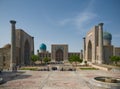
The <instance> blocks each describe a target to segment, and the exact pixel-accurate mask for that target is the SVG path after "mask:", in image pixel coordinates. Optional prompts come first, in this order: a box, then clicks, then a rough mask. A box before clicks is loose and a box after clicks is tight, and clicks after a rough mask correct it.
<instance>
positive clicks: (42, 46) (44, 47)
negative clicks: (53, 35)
mask: <svg viewBox="0 0 120 89" xmlns="http://www.w3.org/2000/svg"><path fill="white" fill-rule="evenodd" d="M46 49H47V47H46V45H45V44H44V43H42V44H41V45H40V50H41V51H46Z"/></svg>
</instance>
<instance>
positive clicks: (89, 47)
mask: <svg viewBox="0 0 120 89" xmlns="http://www.w3.org/2000/svg"><path fill="white" fill-rule="evenodd" d="M88 61H89V62H91V61H92V43H91V41H89V42H88Z"/></svg>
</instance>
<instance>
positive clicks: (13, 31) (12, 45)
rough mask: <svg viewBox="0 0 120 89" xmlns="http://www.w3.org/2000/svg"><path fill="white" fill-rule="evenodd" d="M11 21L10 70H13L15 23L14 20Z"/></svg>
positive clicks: (14, 63) (14, 64)
mask: <svg viewBox="0 0 120 89" xmlns="http://www.w3.org/2000/svg"><path fill="white" fill-rule="evenodd" d="M10 23H11V61H10V70H11V71H14V70H15V66H16V42H15V41H16V39H15V38H16V35H15V29H16V28H15V24H16V21H14V20H10Z"/></svg>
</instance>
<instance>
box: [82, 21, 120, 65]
mask: <svg viewBox="0 0 120 89" xmlns="http://www.w3.org/2000/svg"><path fill="white" fill-rule="evenodd" d="M103 25H104V24H103V23H100V24H98V25H97V26H94V27H93V28H92V29H91V30H90V31H89V32H88V33H87V35H86V37H84V38H83V50H84V51H83V55H84V56H83V59H84V61H88V62H90V63H96V64H109V63H110V57H111V56H120V47H114V46H113V45H112V44H111V41H112V34H110V33H109V32H106V31H104V30H103Z"/></svg>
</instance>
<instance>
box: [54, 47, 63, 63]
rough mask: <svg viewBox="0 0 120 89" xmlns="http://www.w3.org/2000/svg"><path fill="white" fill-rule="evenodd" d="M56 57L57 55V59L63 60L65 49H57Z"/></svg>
mask: <svg viewBox="0 0 120 89" xmlns="http://www.w3.org/2000/svg"><path fill="white" fill-rule="evenodd" d="M55 57H56V58H55V60H56V61H63V50H61V49H58V50H57V51H56V55H55Z"/></svg>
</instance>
